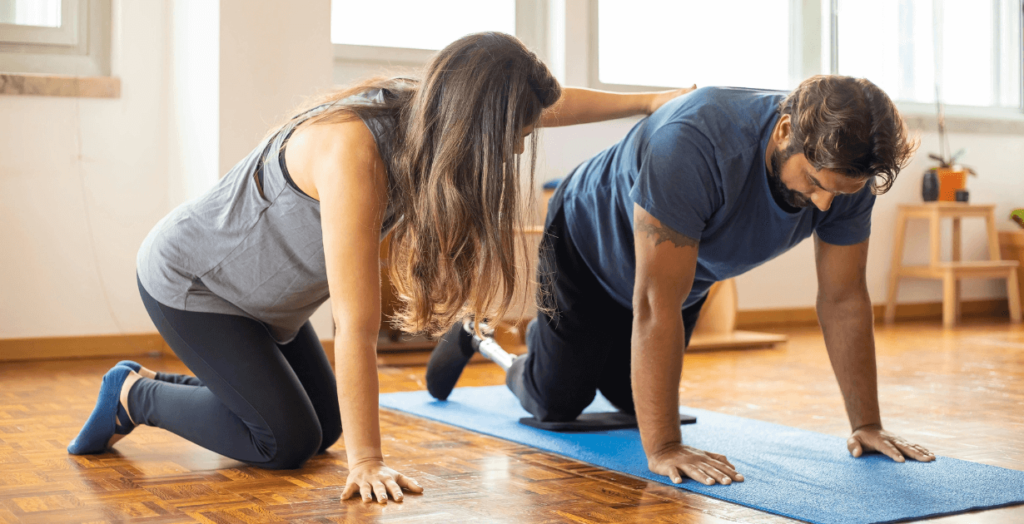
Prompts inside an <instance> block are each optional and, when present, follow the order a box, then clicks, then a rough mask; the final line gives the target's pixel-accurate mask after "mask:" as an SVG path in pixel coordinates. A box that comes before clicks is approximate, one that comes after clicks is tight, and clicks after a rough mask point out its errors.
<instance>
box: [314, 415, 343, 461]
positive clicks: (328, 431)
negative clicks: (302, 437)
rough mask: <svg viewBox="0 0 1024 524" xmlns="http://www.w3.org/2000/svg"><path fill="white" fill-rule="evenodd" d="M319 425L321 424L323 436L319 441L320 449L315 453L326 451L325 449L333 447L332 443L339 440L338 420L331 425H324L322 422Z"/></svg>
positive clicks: (339, 423) (339, 426) (339, 425)
mask: <svg viewBox="0 0 1024 524" xmlns="http://www.w3.org/2000/svg"><path fill="white" fill-rule="evenodd" d="M321 424H323V427H322V430H323V436H322V438H321V439H320V449H318V450H317V453H323V452H325V451H327V448H329V447H331V446H333V445H334V443H335V442H337V441H338V439H340V438H341V421H340V420H339V421H338V422H337V423H331V424H329V425H328V424H324V423H323V422H321Z"/></svg>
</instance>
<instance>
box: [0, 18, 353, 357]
mask: <svg viewBox="0 0 1024 524" xmlns="http://www.w3.org/2000/svg"><path fill="white" fill-rule="evenodd" d="M112 33H113V38H112V50H113V57H112V59H113V60H112V70H113V71H112V72H113V75H114V76H117V77H119V78H120V79H121V97H120V98H118V99H86V98H82V99H78V98H56V97H30V96H2V97H0V138H2V139H0V181H2V186H0V187H2V188H3V191H0V224H2V225H3V227H0V246H2V248H0V338H22V337H54V336H82V335H94V334H116V333H140V332H153V331H154V328H153V325H152V322H151V321H150V319H149V317H148V315H147V314H146V311H145V309H144V308H143V307H142V302H141V300H140V299H139V295H138V290H137V288H136V283H135V254H136V252H137V250H138V247H139V245H140V244H141V242H142V239H143V238H145V236H146V234H147V233H148V232H149V230H150V228H152V227H153V225H154V224H156V222H157V221H159V220H160V219H161V218H163V216H164V215H166V214H167V212H169V211H170V210H171V209H172V208H173V207H174V206H176V205H178V204H180V203H181V202H183V201H184V200H186V199H187V198H191V197H194V196H196V195H198V194H201V193H202V192H203V191H204V190H205V189H207V188H208V187H210V186H211V185H212V184H213V183H215V182H216V180H217V178H218V177H219V176H221V175H223V173H224V172H226V171H227V169H228V168H230V167H231V166H232V165H234V164H235V163H236V162H237V161H238V160H240V159H241V158H242V156H244V155H245V154H246V153H248V152H249V151H250V150H251V149H252V147H254V146H255V145H256V144H257V143H258V142H259V141H260V139H261V138H262V137H263V136H264V135H265V134H266V133H267V131H268V130H269V128H270V126H271V125H272V124H273V123H276V122H279V121H280V120H281V119H282V118H284V117H285V116H286V115H287V114H289V112H290V111H291V110H293V109H294V108H295V107H296V106H297V105H298V104H300V103H301V102H302V101H303V99H304V98H305V97H307V96H310V95H312V94H315V93H316V92H317V91H319V90H323V89H327V88H329V86H330V84H331V74H332V72H331V67H332V59H333V58H332V48H331V45H330V0H296V1H290V2H287V3H285V2H277V1H274V0H259V1H258V2H257V1H246V0H223V1H220V2H217V1H210V0H164V1H162V2H156V1H153V2H133V1H124V0H115V1H114V5H113V31H112ZM327 322H328V329H327V331H326V332H327V333H329V332H330V331H329V322H330V318H329V316H328V318H327ZM321 332H324V330H323V329H321ZM326 336H327V337H330V336H331V335H330V334H328V335H326Z"/></svg>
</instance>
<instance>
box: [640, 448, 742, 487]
mask: <svg viewBox="0 0 1024 524" xmlns="http://www.w3.org/2000/svg"><path fill="white" fill-rule="evenodd" d="M647 467H648V468H650V470H651V471H652V472H654V473H657V474H659V475H665V476H667V477H668V478H670V479H672V482H675V483H676V484H679V483H680V482H682V481H683V476H687V477H690V478H691V479H693V480H696V481H697V482H700V483H702V484H707V485H708V486H710V485H712V484H715V483H719V484H732V483H733V481H735V482H743V475H740V474H739V473H737V472H736V468H735V467H734V466H733V465H732V463H730V462H729V459H727V458H725V455H719V454H718V453H711V452H709V451H701V450H699V449H697V448H691V447H690V446H684V445H682V444H678V445H676V446H672V447H671V448H668V449H666V450H664V451H661V452H658V453H656V454H653V455H651V456H649V457H647Z"/></svg>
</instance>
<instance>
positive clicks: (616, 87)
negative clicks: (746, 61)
mask: <svg viewBox="0 0 1024 524" xmlns="http://www.w3.org/2000/svg"><path fill="white" fill-rule="evenodd" d="M587 2H588V4H589V5H588V11H589V12H588V13H587V16H589V23H588V27H589V31H588V33H589V42H588V46H587V48H588V49H587V51H588V56H587V62H588V65H589V67H588V86H589V87H591V88H593V89H601V90H605V91H619V92H642V91H661V90H666V89H675V88H679V87H685V86H654V85H636V84H613V83H606V82H602V81H601V70H600V67H601V64H600V58H601V57H600V51H599V48H600V36H601V35H600V23H599V20H598V18H599V12H598V11H599V5H598V4H599V0H587ZM820 3H821V0H789V20H790V24H789V26H790V27H789V78H790V82H791V83H793V84H794V85H795V84H797V83H799V81H800V80H802V79H803V78H806V77H808V76H811V75H816V74H819V73H821V72H823V71H822V67H821V46H822V40H821V29H820V25H819V24H820V18H821V8H820ZM808 20H810V21H811V23H808ZM794 22H799V23H794ZM697 80H699V79H694V81H695V82H696V83H697V86H698V87H700V82H699V81H697Z"/></svg>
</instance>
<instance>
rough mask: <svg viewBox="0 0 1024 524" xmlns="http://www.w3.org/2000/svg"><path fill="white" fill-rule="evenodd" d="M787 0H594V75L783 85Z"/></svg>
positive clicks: (656, 82) (608, 79)
mask: <svg viewBox="0 0 1024 524" xmlns="http://www.w3.org/2000/svg"><path fill="white" fill-rule="evenodd" d="M789 3H790V2H789V0H729V1H715V2H710V1H707V0H600V1H599V2H598V40H599V42H598V61H599V64H598V70H599V75H600V79H601V82H604V83H606V84H632V85H648V86H686V85H690V84H694V83H696V84H697V85H701V86H706V85H726V86H738V87H761V88H771V89H788V88H790V87H792V86H790V85H789V83H790V82H789Z"/></svg>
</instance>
